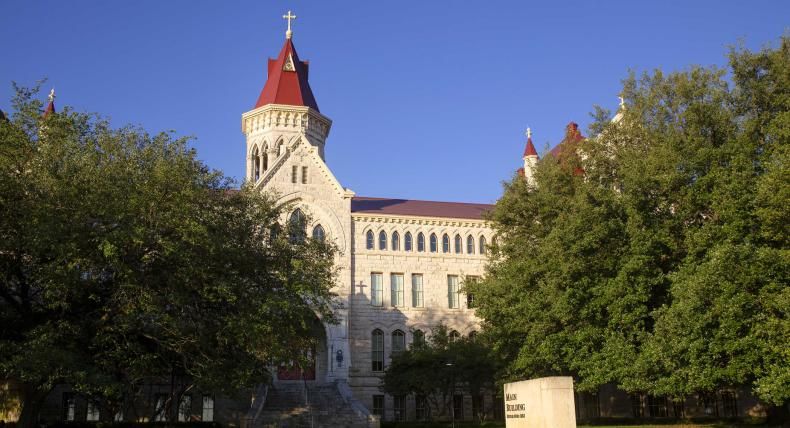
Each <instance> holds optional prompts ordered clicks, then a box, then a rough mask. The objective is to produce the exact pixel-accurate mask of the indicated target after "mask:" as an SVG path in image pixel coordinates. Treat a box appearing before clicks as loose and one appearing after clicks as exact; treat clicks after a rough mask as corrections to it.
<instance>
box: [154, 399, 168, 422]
mask: <svg viewBox="0 0 790 428" xmlns="http://www.w3.org/2000/svg"><path fill="white" fill-rule="evenodd" d="M166 400H167V394H156V405H155V406H154V421H155V422H164V421H166V420H167V418H166V416H167V415H166V414H165V402H166Z"/></svg>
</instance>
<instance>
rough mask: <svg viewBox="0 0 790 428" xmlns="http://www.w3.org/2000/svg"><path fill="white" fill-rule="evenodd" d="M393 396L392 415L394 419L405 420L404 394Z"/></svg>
mask: <svg viewBox="0 0 790 428" xmlns="http://www.w3.org/2000/svg"><path fill="white" fill-rule="evenodd" d="M392 398H393V407H394V409H392V411H393V416H394V418H395V420H396V421H404V420H406V396H403V395H396V396H394V397H392Z"/></svg>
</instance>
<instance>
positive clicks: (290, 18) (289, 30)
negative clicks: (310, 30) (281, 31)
mask: <svg viewBox="0 0 790 428" xmlns="http://www.w3.org/2000/svg"><path fill="white" fill-rule="evenodd" d="M283 19H287V20H288V30H287V31H286V32H285V38H286V39H290V38H291V35H293V31H291V20H292V19H296V15H292V14H291V11H290V10H289V11H288V14H287V15H283Z"/></svg>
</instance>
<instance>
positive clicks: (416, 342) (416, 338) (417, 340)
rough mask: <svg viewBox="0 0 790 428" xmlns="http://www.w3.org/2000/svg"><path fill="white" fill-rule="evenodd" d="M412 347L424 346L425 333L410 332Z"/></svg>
mask: <svg viewBox="0 0 790 428" xmlns="http://www.w3.org/2000/svg"><path fill="white" fill-rule="evenodd" d="M411 335H412V342H411V343H412V346H422V345H425V333H423V331H422V330H414V332H412V334H411Z"/></svg>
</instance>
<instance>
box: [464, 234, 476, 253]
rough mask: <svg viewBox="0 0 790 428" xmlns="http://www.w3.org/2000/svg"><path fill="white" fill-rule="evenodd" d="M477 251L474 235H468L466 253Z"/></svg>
mask: <svg viewBox="0 0 790 428" xmlns="http://www.w3.org/2000/svg"><path fill="white" fill-rule="evenodd" d="M474 253H475V238H472V235H469V236H467V237H466V254H474Z"/></svg>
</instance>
